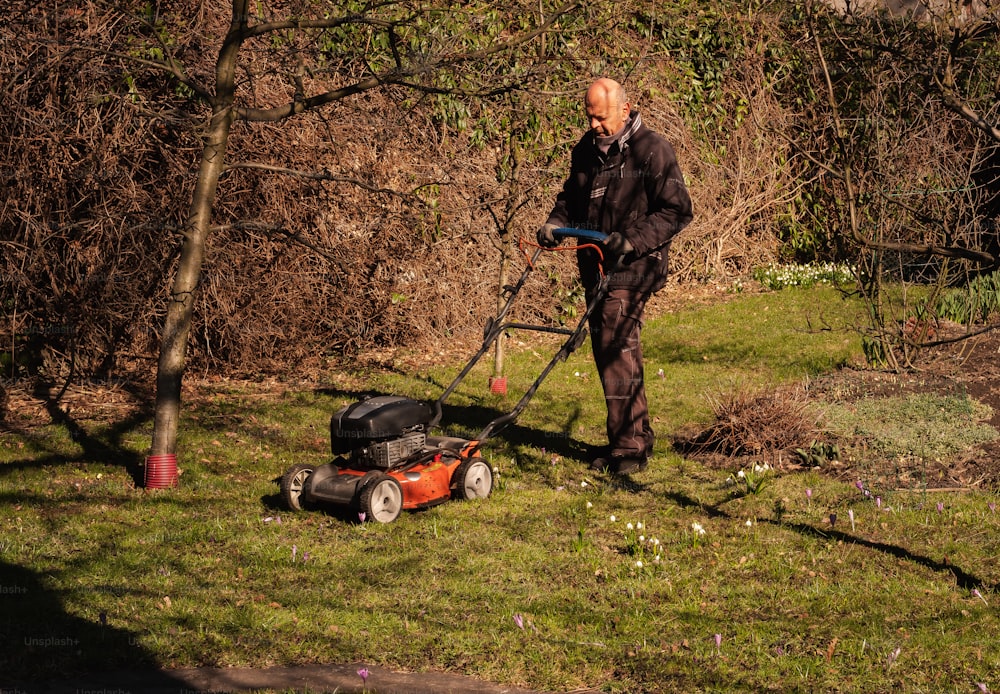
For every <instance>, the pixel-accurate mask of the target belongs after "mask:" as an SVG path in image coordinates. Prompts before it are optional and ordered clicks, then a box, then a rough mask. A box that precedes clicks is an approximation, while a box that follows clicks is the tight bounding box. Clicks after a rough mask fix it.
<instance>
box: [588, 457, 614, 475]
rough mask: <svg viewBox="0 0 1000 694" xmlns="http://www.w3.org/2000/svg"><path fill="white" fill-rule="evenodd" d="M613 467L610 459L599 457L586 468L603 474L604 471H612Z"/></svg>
mask: <svg viewBox="0 0 1000 694" xmlns="http://www.w3.org/2000/svg"><path fill="white" fill-rule="evenodd" d="M614 465H615V464H614V461H613V459H612V458H606V457H604V456H600V457H597V458H594V459H593V460H591V461H590V465H589V466H588V467H589V468H590V469H591V470H593V471H594V472H604V471H605V470H607V471H611V470H612V469H614Z"/></svg>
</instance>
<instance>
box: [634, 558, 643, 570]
mask: <svg viewBox="0 0 1000 694" xmlns="http://www.w3.org/2000/svg"><path fill="white" fill-rule="evenodd" d="M635 568H637V569H641V568H642V559H639V560H638V561H636V563H635Z"/></svg>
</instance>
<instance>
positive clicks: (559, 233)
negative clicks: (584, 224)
mask: <svg viewBox="0 0 1000 694" xmlns="http://www.w3.org/2000/svg"><path fill="white" fill-rule="evenodd" d="M552 235H553V236H555V237H556V238H557V239H558V238H566V237H568V236H575V237H576V238H578V239H586V240H588V241H596V242H597V243H601V242H602V241H604V239H606V238H608V235H607V234H604V233H601V232H600V231H593V230H592V229H574V228H572V227H559V228H558V229H553V230H552Z"/></svg>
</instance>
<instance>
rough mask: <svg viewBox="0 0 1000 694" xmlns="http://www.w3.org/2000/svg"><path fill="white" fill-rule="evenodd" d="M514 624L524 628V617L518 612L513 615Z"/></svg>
mask: <svg viewBox="0 0 1000 694" xmlns="http://www.w3.org/2000/svg"><path fill="white" fill-rule="evenodd" d="M514 624H516V625H517V626H518V628H519V629H524V617H522V616H521V615H520V614H516V615H514Z"/></svg>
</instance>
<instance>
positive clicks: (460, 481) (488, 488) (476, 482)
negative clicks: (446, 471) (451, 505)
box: [451, 457, 493, 499]
mask: <svg viewBox="0 0 1000 694" xmlns="http://www.w3.org/2000/svg"><path fill="white" fill-rule="evenodd" d="M451 486H452V488H453V489H454V495H455V498H456V499H485V498H486V497H488V496H489V495H490V493H491V492H492V491H493V469H492V468H491V467H490V466H489V463H487V462H486V461H485V460H483V459H482V458H479V457H475V458H469V459H468V460H466V461H465V462H464V463H462V464H461V465H459V466H458V467H457V468H455V472H454V474H452V476H451Z"/></svg>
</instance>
